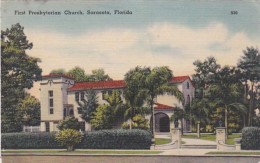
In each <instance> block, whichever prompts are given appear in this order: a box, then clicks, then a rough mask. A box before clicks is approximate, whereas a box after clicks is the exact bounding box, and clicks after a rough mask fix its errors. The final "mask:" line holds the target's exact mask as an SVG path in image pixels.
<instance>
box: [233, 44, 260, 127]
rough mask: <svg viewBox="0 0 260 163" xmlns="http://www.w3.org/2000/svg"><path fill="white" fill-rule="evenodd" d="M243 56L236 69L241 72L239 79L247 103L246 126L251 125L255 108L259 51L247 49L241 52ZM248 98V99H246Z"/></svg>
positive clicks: (258, 74) (259, 73)
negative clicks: (242, 84)
mask: <svg viewBox="0 0 260 163" xmlns="http://www.w3.org/2000/svg"><path fill="white" fill-rule="evenodd" d="M243 53H244V55H243V56H242V57H241V59H240V61H239V63H238V65H237V66H238V68H239V70H240V71H241V75H240V76H241V78H242V81H243V82H244V87H245V90H246V91H245V95H244V97H245V99H246V100H247V101H248V103H249V110H248V117H247V118H248V125H249V126H251V125H252V120H253V115H254V109H256V108H257V105H256V101H257V96H258V99H259V93H258V94H257V85H258V84H257V83H258V82H259V81H260V55H259V50H258V49H257V48H253V47H247V48H246V50H244V51H243ZM248 98H249V99H248Z"/></svg>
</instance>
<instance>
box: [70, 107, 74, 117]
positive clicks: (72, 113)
mask: <svg viewBox="0 0 260 163" xmlns="http://www.w3.org/2000/svg"><path fill="white" fill-rule="evenodd" d="M70 116H71V117H72V116H74V110H73V109H70Z"/></svg>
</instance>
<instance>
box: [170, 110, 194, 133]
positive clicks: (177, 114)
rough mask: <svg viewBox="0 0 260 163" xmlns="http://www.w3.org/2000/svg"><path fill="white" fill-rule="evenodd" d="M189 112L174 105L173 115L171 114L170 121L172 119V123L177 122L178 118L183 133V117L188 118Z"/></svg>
mask: <svg viewBox="0 0 260 163" xmlns="http://www.w3.org/2000/svg"><path fill="white" fill-rule="evenodd" d="M189 115H190V114H189V113H188V112H186V111H185V110H184V109H181V108H179V107H176V108H175V110H174V111H173V115H172V116H171V121H174V123H178V121H179V120H180V122H181V133H182V135H183V121H182V120H183V119H189V117H190V116H189Z"/></svg>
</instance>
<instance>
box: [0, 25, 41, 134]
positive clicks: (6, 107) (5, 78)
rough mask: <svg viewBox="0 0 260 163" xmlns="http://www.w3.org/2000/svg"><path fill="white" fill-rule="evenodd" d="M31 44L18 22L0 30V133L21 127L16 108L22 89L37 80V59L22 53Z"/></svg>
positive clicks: (22, 96) (38, 71)
mask: <svg viewBox="0 0 260 163" xmlns="http://www.w3.org/2000/svg"><path fill="white" fill-rule="evenodd" d="M32 47H33V43H30V42H29V40H27V37H26V35H25V34H24V27H22V26H21V25H20V24H19V23H17V24H15V25H12V26H11V28H10V29H9V28H7V29H6V30H5V31H1V87H2V90H1V103H2V112H1V113H2V114H1V116H2V130H1V131H2V132H15V131H19V130H21V127H19V126H21V122H20V121H21V117H19V116H17V113H18V112H17V107H18V105H19V103H20V102H21V101H22V99H23V98H24V97H25V94H24V89H25V88H27V89H30V88H32V86H33V82H34V81H38V80H40V79H41V72H42V70H41V68H40V67H39V66H38V63H39V62H40V59H39V58H34V57H31V56H29V55H27V53H26V51H27V50H30V49H32ZM11 121H12V122H11Z"/></svg>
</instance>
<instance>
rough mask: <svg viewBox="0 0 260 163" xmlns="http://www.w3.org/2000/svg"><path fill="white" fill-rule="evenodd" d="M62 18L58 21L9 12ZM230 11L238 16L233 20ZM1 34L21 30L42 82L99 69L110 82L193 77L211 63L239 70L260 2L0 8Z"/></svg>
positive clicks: (256, 26)
mask: <svg viewBox="0 0 260 163" xmlns="http://www.w3.org/2000/svg"><path fill="white" fill-rule="evenodd" d="M117 9H118V10H131V11H132V12H133V14H132V15H113V14H112V15H86V14H85V15H83V16H79V15H77V16H75V15H74V16H68V15H67V16H66V15H64V14H63V11H65V10H70V11H78V10H81V11H83V12H86V11H87V10H92V11H99V10H108V11H111V12H113V10H117ZM15 10H19V11H26V12H28V11H29V10H32V11H39V10H41V11H46V10H47V11H53V10H54V11H61V12H62V15H61V16H32V15H28V14H26V15H14V11H15ZM231 11H238V14H237V15H231V14H230V12H231ZM1 15H2V19H1V23H2V26H1V28H2V30H5V29H6V28H10V26H11V25H12V24H15V23H17V22H19V23H20V24H21V25H22V26H24V28H25V33H26V35H27V36H28V39H29V40H30V41H31V42H33V44H34V47H33V49H32V50H30V51H28V54H29V55H31V56H34V57H38V58H40V59H41V60H42V62H41V63H40V66H41V67H42V69H43V74H47V73H49V72H50V71H51V70H52V69H57V68H64V69H66V70H69V69H71V68H73V67H75V66H80V67H82V68H84V69H85V70H86V71H87V72H88V73H90V72H91V70H93V69H97V68H104V69H105V71H106V72H107V73H108V74H109V75H110V76H111V77H112V78H114V79H122V78H123V77H124V74H125V73H126V72H127V71H128V70H129V69H131V68H134V67H135V66H137V65H140V66H151V67H154V66H162V65H166V66H169V67H170V68H171V69H172V70H173V73H174V75H191V74H192V73H194V66H193V65H192V63H193V62H194V61H195V60H197V59H201V60H204V59H205V58H206V57H207V56H214V57H215V58H216V59H217V61H218V63H220V64H222V65H236V63H237V61H238V59H239V58H240V56H242V54H243V53H242V50H243V49H245V48H246V46H254V47H257V48H259V45H260V1H245V0H244V1H239V0H238V1H231V0H227V1H226V0H225V1H224V0H219V1H216V0H207V1H206V0H193V1H191V0H190V1H189V0H188V1H178V0H176V1H171V0H160V1H159V0H158V1H157V0H149V1H148V0H132V1H127V0H108V1H103V0H100V1H94V0H88V1H81V0H75V1H68V0H67V1H65V0H64V1H33V0H27V1H18V0H17V1H9V0H8V1H7V0H3V1H2V9H1Z"/></svg>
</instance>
